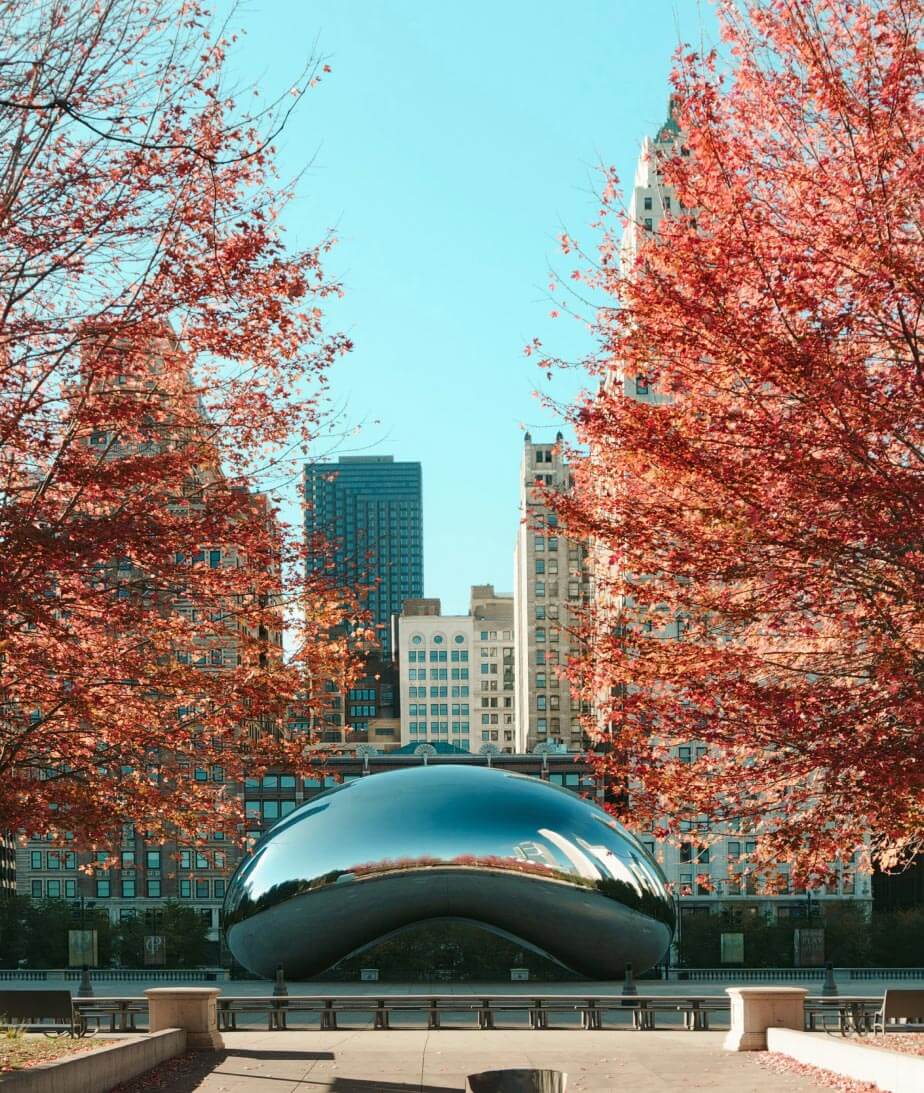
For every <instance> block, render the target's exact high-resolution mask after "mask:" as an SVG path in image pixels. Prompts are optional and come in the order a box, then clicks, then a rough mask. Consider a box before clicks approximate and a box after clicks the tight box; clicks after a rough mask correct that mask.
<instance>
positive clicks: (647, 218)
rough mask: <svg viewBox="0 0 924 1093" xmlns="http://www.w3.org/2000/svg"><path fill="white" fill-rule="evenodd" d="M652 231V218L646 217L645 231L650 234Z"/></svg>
mask: <svg viewBox="0 0 924 1093" xmlns="http://www.w3.org/2000/svg"><path fill="white" fill-rule="evenodd" d="M651 230H652V223H651V217H650V216H646V217H645V231H646V232H650V231H651Z"/></svg>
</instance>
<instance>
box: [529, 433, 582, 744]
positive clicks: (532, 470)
mask: <svg viewBox="0 0 924 1093" xmlns="http://www.w3.org/2000/svg"><path fill="white" fill-rule="evenodd" d="M561 441H562V435H561V433H559V434H558V436H557V437H556V438H555V442H554V443H534V442H533V439H532V437H531V436H530V434H529V433H527V434H526V436H525V438H524V445H523V463H522V465H521V470H520V521H521V522H520V529H519V532H518V535H517V543H516V550H515V551H514V586H513V600H514V615H515V624H516V625H515V629H516V666H515V677H516V703H515V705H516V714H517V725H516V743H517V751H532V750H533V748H534V747H536V745H537V744H553V745H556V746H559V747H561V746H564V747H565V748H567V749H568V750H569V751H578V750H580V748H581V747H582V746H583V728H582V725H581V720H580V719H581V708H580V704H579V703H578V702H577V701H576V700H575V701H572V697H571V691H570V689H569V687H568V683H567V681H566V680H564V679H562V678H561V677H560V676H559V674H558V669H559V666H560V665H563V664H565V663H566V662H567V657H568V654H569V652H570V651H571V645H570V643H571V640H572V633H573V631H574V629H575V627H576V626H577V625H578V623H579V622H580V615H581V609H582V608H583V607H584V606H585V605H586V604H587V601H588V597H589V595H590V574H589V570H588V552H587V547H586V545H585V544H584V543H580V542H575V541H573V540H570V539H566V538H564V537H563V536H561V535H559V533H558V528H557V523H558V520H557V517H556V515H555V513H554V512H552V510H551V509H550V508H549V506H548V505H547V504H546V497H545V493H544V491H545V490H549V489H551V490H555V491H560V490H564V489H567V488H568V483H569V476H570V472H569V470H568V464H567V462H566V461H565V459H564V458H563V457H562V453H561Z"/></svg>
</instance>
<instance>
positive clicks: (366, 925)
mask: <svg viewBox="0 0 924 1093" xmlns="http://www.w3.org/2000/svg"><path fill="white" fill-rule="evenodd" d="M432 919H462V920H468V921H470V922H473V923H475V924H477V925H480V926H483V927H485V928H487V929H489V930H493V931H494V932H496V933H499V934H503V935H506V936H508V937H510V938H512V939H514V940H516V941H518V942H520V943H521V944H523V945H525V946H527V947H529V948H532V949H535V950H538V951H540V952H542V953H544V954H545V955H547V956H550V957H552V958H553V959H554V960H556V961H558V962H559V963H561V964H563V965H565V966H566V967H568V968H570V969H572V970H573V971H575V972H577V973H578V974H579V975H583V976H585V977H587V978H590V979H613V978H618V977H619V976H621V975H622V974H623V971H624V968H625V964H626V962H627V961H630V962H631V963H632V965H633V967H634V968H635V970H636V971H637V972H638V971H642V970H643V969H645V968H648V967H650V966H651V965H652V964H654V963H656V962H657V961H658V960H660V959H661V957H662V956H663V955H664V952H665V950H666V949H667V947H668V945H669V944H670V940H671V936H672V933H673V926H674V912H673V902H672V900H671V897H670V895H669V893H668V891H667V888H666V886H665V882H664V878H663V875H662V874H661V871H660V870H659V868H658V866H657V865H656V864H655V863H654V862H653V861H652V859H651V858H650V857H649V856H648V855H647V853H646V852H645V850H644V849H643V848H642V846H641V845H640V843H639V842H638V841H637V840H636V839H635V838H634V837H633V836H632V835H630V834H629V832H627V831H626V830H625V828H623V827H622V826H621V825H619V824H618V823H616V822H615V821H614V820H613V819H612V818H611V817H610V816H608V815H607V814H606V813H605V812H604V811H603V810H602V809H600V808H598V807H597V806H596V805H594V804H591V803H590V802H589V801H587V800H586V799H584V798H582V797H579V796H577V795H576V794H574V793H571V792H570V791H569V790H566V789H560V788H559V787H558V786H554V785H550V784H549V783H548V782H543V781H540V780H539V779H538V778H531V777H527V776H524V775H520V774H512V773H509V772H507V771H502V770H496V769H493V770H492V769H490V768H484V767H473V766H461V765H459V766H456V765H452V766H450V765H438V766H437V765H434V766H423V767H413V768H405V769H402V770H396V771H390V772H388V773H384V774H374V775H369V776H367V777H364V778H361V779H357V780H356V781H352V782H347V783H344V784H343V785H342V786H338V787H337V788H336V789H332V790H329V791H327V792H326V793H322V794H320V795H319V796H317V797H315V798H314V799H313V800H311V801H309V802H307V803H305V804H304V805H302V806H301V807H300V808H298V809H296V811H294V812H293V813H291V815H289V816H287V817H286V818H285V819H284V820H281V821H280V822H279V823H277V824H276V825H275V827H273V828H272V829H271V830H270V831H269V832H268V833H267V834H266V835H265V836H264V838H263V839H262V840H261V841H260V843H259V844H258V845H257V847H256V848H255V850H254V852H253V853H252V854H251V855H250V856H249V857H248V858H245V859H244V861H243V862H242V863H241V865H240V866H239V867H238V869H237V872H236V873H235V874H234V877H233V878H232V881H231V884H230V885H229V888H228V894H227V898H226V900H225V929H226V936H227V940H228V945H229V946H230V948H231V952H232V953H233V954H234V956H235V957H236V958H237V960H238V961H240V963H241V964H243V965H244V967H245V968H248V969H249V970H250V971H252V972H255V973H256V974H258V975H262V976H266V977H271V976H272V975H273V973H274V971H275V968H276V965H277V964H282V965H283V966H284V967H285V974H286V977H287V978H289V979H296V980H297V979H306V978H310V977H311V976H313V975H316V974H318V973H319V972H321V971H324V970H325V969H326V968H328V967H330V965H332V964H335V963H336V962H337V961H338V960H341V959H342V958H344V957H346V956H349V955H350V954H351V953H354V952H356V951H358V950H360V949H363V948H365V947H366V946H368V945H371V944H373V943H374V942H376V941H378V940H380V939H382V938H383V937H385V936H387V935H388V934H391V933H395V932H396V931H398V930H401V929H403V928H404V927H406V926H409V925H411V924H413V923H418V922H423V921H425V920H432Z"/></svg>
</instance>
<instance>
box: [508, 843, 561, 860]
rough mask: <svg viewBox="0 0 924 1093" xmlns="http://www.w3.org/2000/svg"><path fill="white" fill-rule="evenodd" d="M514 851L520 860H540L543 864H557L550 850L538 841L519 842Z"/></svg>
mask: <svg viewBox="0 0 924 1093" xmlns="http://www.w3.org/2000/svg"><path fill="white" fill-rule="evenodd" d="M513 852H514V855H515V856H516V857H517V858H518V859H519V860H520V861H529V862H539V863H540V864H541V865H549V866H553V865H554V864H555V862H554V860H553V859H552V856H551V855H550V854H549V852H548V850H547V849H546V848H545V847H544V846H541V845H540V844H539V843H537V842H532V841H526V842H521V843H517V844H516V846H515V847H514V848H513Z"/></svg>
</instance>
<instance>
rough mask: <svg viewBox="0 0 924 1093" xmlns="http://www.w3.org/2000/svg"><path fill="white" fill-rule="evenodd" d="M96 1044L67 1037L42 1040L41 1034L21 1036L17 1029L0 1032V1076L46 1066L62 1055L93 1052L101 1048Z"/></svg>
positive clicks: (101, 1044)
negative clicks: (43, 1064) (14, 1071)
mask: <svg viewBox="0 0 924 1093" xmlns="http://www.w3.org/2000/svg"><path fill="white" fill-rule="evenodd" d="M105 1046H106V1044H105V1042H100V1041H99V1040H96V1041H90V1042H87V1041H86V1040H75V1039H72V1038H71V1037H70V1036H43V1035H42V1034H41V1033H31V1032H30V1033H25V1032H21V1031H20V1030H19V1029H3V1030H0V1074H6V1073H8V1072H9V1071H11V1070H24V1069H26V1068H27V1067H30V1066H37V1065H38V1064H39V1063H50V1062H53V1061H54V1060H55V1059H60V1058H62V1057H63V1056H65V1055H76V1054H78V1053H79V1052H84V1051H97V1050H98V1049H99V1048H101V1047H105Z"/></svg>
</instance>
